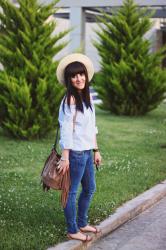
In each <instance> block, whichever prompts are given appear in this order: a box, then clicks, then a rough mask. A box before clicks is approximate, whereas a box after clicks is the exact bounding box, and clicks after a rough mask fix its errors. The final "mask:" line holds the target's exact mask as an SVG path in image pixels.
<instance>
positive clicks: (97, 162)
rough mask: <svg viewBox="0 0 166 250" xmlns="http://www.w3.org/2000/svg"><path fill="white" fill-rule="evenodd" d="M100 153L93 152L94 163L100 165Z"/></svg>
mask: <svg viewBox="0 0 166 250" xmlns="http://www.w3.org/2000/svg"><path fill="white" fill-rule="evenodd" d="M101 159H102V158H101V155H100V152H99V151H97V152H94V164H96V165H100V164H101Z"/></svg>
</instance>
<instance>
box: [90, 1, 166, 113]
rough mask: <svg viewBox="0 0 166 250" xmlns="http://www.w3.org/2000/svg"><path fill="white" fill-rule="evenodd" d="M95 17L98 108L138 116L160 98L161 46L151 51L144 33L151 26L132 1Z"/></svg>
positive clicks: (163, 87)
mask: <svg viewBox="0 0 166 250" xmlns="http://www.w3.org/2000/svg"><path fill="white" fill-rule="evenodd" d="M102 14H103V16H102V17H100V18H99V23H98V25H99V27H100V29H99V30H98V31H96V32H97V35H98V38H99V39H98V41H94V45H95V46H96V48H97V49H98V52H99V55H100V57H101V72H100V74H99V75H98V77H96V90H97V91H98V93H99V97H100V99H102V102H103V103H102V104H101V108H103V109H107V110H110V111H111V112H112V113H114V114H117V115H130V116H134V115H142V114H145V113H147V112H149V111H151V110H153V109H155V108H156V107H157V106H158V104H159V103H160V102H161V101H162V100H163V99H164V93H165V91H166V72H165V71H164V70H163V69H162V68H161V62H162V59H163V56H164V51H166V50H165V49H161V50H160V51H158V52H156V53H151V52H150V48H151V43H150V41H149V40H147V39H145V34H146V32H147V31H149V29H150V28H151V25H152V23H151V21H150V18H149V17H150V15H152V13H151V14H150V15H147V10H146V9H140V8H138V6H137V5H136V4H135V3H134V1H133V0H125V1H124V3H123V6H122V7H121V8H119V10H118V11H117V12H115V13H114V14H113V15H112V16H111V15H109V14H107V13H102Z"/></svg>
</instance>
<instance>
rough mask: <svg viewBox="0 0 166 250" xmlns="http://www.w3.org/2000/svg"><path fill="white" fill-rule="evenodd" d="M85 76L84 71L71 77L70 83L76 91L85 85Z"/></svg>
mask: <svg viewBox="0 0 166 250" xmlns="http://www.w3.org/2000/svg"><path fill="white" fill-rule="evenodd" d="M85 82H86V77H85V74H84V73H78V74H76V75H74V76H72V77H71V84H72V85H73V87H75V88H76V89H77V90H78V91H81V90H82V89H84V87H85Z"/></svg>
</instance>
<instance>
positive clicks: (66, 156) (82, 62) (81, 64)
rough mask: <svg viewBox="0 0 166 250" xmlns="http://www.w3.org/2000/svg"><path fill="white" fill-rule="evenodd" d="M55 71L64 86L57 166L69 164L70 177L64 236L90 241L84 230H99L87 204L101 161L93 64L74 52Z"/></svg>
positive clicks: (60, 113)
mask: <svg viewBox="0 0 166 250" xmlns="http://www.w3.org/2000/svg"><path fill="white" fill-rule="evenodd" d="M56 74H57V78H58V81H59V82H60V83H62V84H64V85H65V86H66V89H67V91H66V95H65V96H64V98H63V100H62V102H61V105H60V109H59V124H60V147H61V149H62V157H61V162H60V170H61V171H63V173H65V171H66V170H67V169H68V168H70V177H71V187H70V190H69V194H68V200H67V205H66V207H65V208H64V214H65V218H66V223H67V231H68V234H67V236H68V238H69V239H77V240H82V241H90V240H91V239H92V238H91V237H90V235H87V234H85V233H87V232H93V233H98V232H99V229H97V228H96V227H94V226H91V225H88V223H87V214H88V208H89V205H90V201H91V198H92V195H93V193H94V191H95V188H96V187H95V186H96V184H95V175H94V166H93V161H94V163H95V164H97V165H99V164H100V163H101V155H100V152H99V149H98V146H97V140H96V133H97V129H96V126H95V109H94V105H93V103H92V99H91V98H90V92H89V81H90V80H91V79H92V77H93V74H94V68H93V64H92V62H91V60H90V59H89V58H88V57H87V56H85V55H83V54H79V53H74V54H71V55H68V56H66V57H65V58H63V59H62V60H61V61H60V63H59V65H58V67H57V72H56ZM92 149H93V151H94V159H93V156H92ZM79 184H81V185H82V191H81V193H80V196H79V199H78V213H77V215H78V216H77V215H76V195H77V191H78V188H79ZM77 217H78V218H77Z"/></svg>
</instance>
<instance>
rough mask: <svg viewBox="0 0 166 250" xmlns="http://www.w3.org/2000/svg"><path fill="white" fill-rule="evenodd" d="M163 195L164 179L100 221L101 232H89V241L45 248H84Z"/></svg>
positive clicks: (165, 187) (69, 242)
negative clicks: (96, 233)
mask: <svg viewBox="0 0 166 250" xmlns="http://www.w3.org/2000/svg"><path fill="white" fill-rule="evenodd" d="M164 196H166V180H165V181H163V182H161V183H160V184H157V185H156V186H154V187H152V188H151V189H149V190H147V191H145V192H144V193H142V194H140V195H139V196H137V197H136V198H134V199H132V200H130V201H128V202H126V203H124V204H123V205H122V206H121V207H119V208H118V209H117V210H116V211H115V213H114V214H112V215H110V216H109V217H108V218H107V219H106V220H104V221H102V222H101V223H100V224H99V225H98V228H100V229H101V233H100V234H98V235H94V234H91V236H92V237H93V239H92V241H91V242H89V243H82V242H81V241H78V240H69V241H66V242H63V243H60V244H58V245H55V246H52V247H50V248H48V249H47V250H85V249H87V248H88V247H89V246H90V245H91V244H92V242H95V241H96V240H98V239H99V238H101V237H104V236H106V235H107V234H109V233H110V232H112V231H113V230H115V229H116V228H118V227H119V226H121V225H122V224H124V223H125V222H127V221H128V220H131V219H132V218H134V217H136V216H137V215H138V214H140V213H142V212H143V211H144V210H146V209H147V208H149V207H151V206H152V205H154V204H155V203H156V202H158V201H159V200H161V199H162V198H163V197H164Z"/></svg>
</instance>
